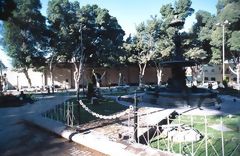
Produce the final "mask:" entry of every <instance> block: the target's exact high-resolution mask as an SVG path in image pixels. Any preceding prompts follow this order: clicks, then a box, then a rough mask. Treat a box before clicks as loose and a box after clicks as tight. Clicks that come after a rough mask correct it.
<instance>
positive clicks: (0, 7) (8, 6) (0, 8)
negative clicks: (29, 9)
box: [0, 0, 16, 21]
mask: <svg viewBox="0 0 240 156" xmlns="http://www.w3.org/2000/svg"><path fill="white" fill-rule="evenodd" d="M15 9H16V3H15V2H14V0H0V20H3V21H7V20H8V18H9V17H11V16H12V11H13V10H15Z"/></svg>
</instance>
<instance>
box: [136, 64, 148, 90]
mask: <svg viewBox="0 0 240 156" xmlns="http://www.w3.org/2000/svg"><path fill="white" fill-rule="evenodd" d="M146 66H147V63H144V64H138V67H139V87H142V86H143V84H144V83H143V82H144V79H143V77H144V74H145V69H146Z"/></svg>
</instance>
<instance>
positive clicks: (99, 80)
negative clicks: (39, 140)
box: [92, 69, 106, 88]
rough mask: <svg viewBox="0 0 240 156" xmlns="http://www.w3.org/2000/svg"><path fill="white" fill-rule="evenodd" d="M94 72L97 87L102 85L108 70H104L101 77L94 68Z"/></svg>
mask: <svg viewBox="0 0 240 156" xmlns="http://www.w3.org/2000/svg"><path fill="white" fill-rule="evenodd" d="M92 74H93V76H94V77H95V80H96V87H97V88H99V87H101V82H102V79H103V78H104V76H105V74H106V71H104V73H103V74H102V76H101V77H100V78H99V77H98V76H97V74H96V73H95V71H94V69H93V70H92Z"/></svg>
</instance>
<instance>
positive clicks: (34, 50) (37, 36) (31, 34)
mask: <svg viewBox="0 0 240 156" xmlns="http://www.w3.org/2000/svg"><path fill="white" fill-rule="evenodd" d="M16 3H17V8H16V10H15V11H14V12H13V17H11V18H10V19H9V21H7V22H4V28H5V32H4V39H5V43H6V44H5V45H6V49H7V54H8V55H9V56H10V57H12V59H13V67H14V68H16V69H17V70H18V71H25V70H28V69H29V68H35V69H38V68H40V67H41V66H43V65H44V63H45V59H44V56H45V51H44V50H43V49H41V46H40V45H41V44H42V43H43V42H44V35H43V33H44V30H45V29H44V28H43V27H44V26H45V18H44V17H43V16H42V15H41V13H40V10H39V9H40V8H41V5H40V1H36V0H27V1H22V0H18V1H16Z"/></svg>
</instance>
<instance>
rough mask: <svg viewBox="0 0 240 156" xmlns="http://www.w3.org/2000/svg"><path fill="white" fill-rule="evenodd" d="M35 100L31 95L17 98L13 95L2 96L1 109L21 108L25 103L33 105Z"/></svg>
mask: <svg viewBox="0 0 240 156" xmlns="http://www.w3.org/2000/svg"><path fill="white" fill-rule="evenodd" d="M34 101H35V100H34V98H33V97H32V96H31V95H26V94H24V96H22V97H21V98H20V96H15V95H12V94H7V95H0V108H1V107H19V106H22V105H23V104H25V103H33V102H34Z"/></svg>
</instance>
